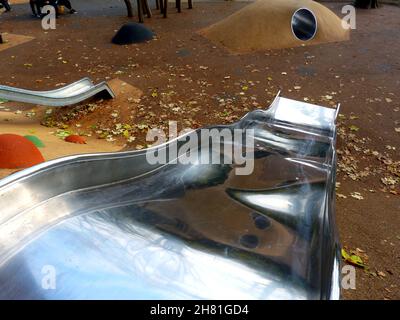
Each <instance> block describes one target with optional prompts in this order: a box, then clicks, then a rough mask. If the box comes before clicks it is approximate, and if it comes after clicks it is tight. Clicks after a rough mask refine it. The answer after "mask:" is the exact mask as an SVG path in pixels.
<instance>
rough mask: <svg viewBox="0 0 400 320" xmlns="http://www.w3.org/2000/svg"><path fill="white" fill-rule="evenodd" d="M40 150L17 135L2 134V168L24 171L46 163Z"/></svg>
mask: <svg viewBox="0 0 400 320" xmlns="http://www.w3.org/2000/svg"><path fill="white" fill-rule="evenodd" d="M44 161H45V160H44V158H43V156H42V154H41V153H40V151H39V149H38V148H37V147H36V146H35V145H34V144H33V143H32V142H31V141H29V140H28V139H26V138H24V137H22V136H19V135H17V134H0V168H1V169H23V168H28V167H31V166H34V165H36V164H38V163H41V162H44Z"/></svg>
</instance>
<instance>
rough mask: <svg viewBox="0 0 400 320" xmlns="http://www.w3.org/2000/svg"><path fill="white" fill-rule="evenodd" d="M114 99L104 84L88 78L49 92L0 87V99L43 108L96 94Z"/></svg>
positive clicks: (78, 100) (84, 98)
mask: <svg viewBox="0 0 400 320" xmlns="http://www.w3.org/2000/svg"><path fill="white" fill-rule="evenodd" d="M100 93H101V94H104V96H105V97H106V98H114V97H115V96H114V93H113V91H112V90H111V88H110V87H109V86H108V84H107V83H106V82H101V83H99V84H96V85H95V84H93V82H92V81H91V80H90V79H89V78H83V79H81V80H79V81H77V82H74V83H72V84H70V85H67V86H65V87H62V88H58V89H56V90H51V91H32V90H25V89H19V88H14V87H8V86H2V85H0V98H1V99H6V100H10V101H17V102H26V103H32V104H39V105H43V106H52V107H63V106H69V105H72V104H76V103H79V102H82V101H84V100H86V99H89V98H91V97H93V96H95V95H96V94H100Z"/></svg>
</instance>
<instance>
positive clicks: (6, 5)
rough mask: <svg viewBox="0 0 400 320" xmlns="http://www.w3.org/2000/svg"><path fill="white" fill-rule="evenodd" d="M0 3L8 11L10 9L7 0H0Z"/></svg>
mask: <svg viewBox="0 0 400 320" xmlns="http://www.w3.org/2000/svg"><path fill="white" fill-rule="evenodd" d="M0 3H1V4H2V5H3V7H4V8H5V9H6V11H10V10H11V6H10V4H9V3H8V0H0Z"/></svg>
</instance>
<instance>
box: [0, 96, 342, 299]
mask: <svg viewBox="0 0 400 320" xmlns="http://www.w3.org/2000/svg"><path fill="white" fill-rule="evenodd" d="M336 112H337V110H335V109H328V108H323V107H320V106H315V105H311V104H306V103H302V102H297V101H294V100H289V99H285V98H280V97H277V98H276V99H275V101H274V102H273V104H272V106H271V107H270V108H269V109H268V110H256V111H253V112H250V113H248V114H247V115H246V116H245V117H244V118H242V119H241V120H240V121H239V122H237V123H235V124H233V125H230V126H216V127H215V128H217V129H218V130H221V129H223V128H224V129H226V128H228V129H230V130H233V129H237V128H248V129H254V138H255V146H254V154H255V162H254V164H255V167H254V171H253V173H252V174H251V175H236V174H235V171H234V167H235V164H232V165H223V164H221V165H218V164H214V165H203V164H187V165H185V164H180V163H175V164H174V163H170V164H167V165H159V164H156V165H150V164H149V163H148V162H147V161H146V150H141V151H134V152H121V153H110V154H94V155H79V156H72V157H67V158H62V159H58V160H54V161H49V162H46V163H43V164H40V165H38V166H35V167H33V168H30V169H27V170H24V171H21V172H19V173H16V174H14V175H12V176H10V177H7V178H5V179H3V180H0V298H2V299H175V298H177V299H337V298H339V296H340V289H339V280H340V279H339V278H340V277H339V258H338V257H339V256H338V252H339V243H338V238H337V234H336V228H335V216H334V214H335V202H334V201H335V197H334V192H335V191H334V190H335V175H336V174H335V165H336V153H335V142H336V129H335V123H334V122H335V117H336ZM198 132H199V131H196V133H198ZM171 144H172V141H170V142H168V143H167V144H164V145H161V146H158V147H156V148H158V150H160V149H162V148H167V149H168V148H169V147H170V146H171ZM221 150H222V151H221V152H223V150H224V149H223V148H221ZM49 270H50V271H54V272H55V279H56V282H55V284H54V287H51V288H49V287H48V286H46V279H47V278H46V277H48V275H49V274H48V272H50V271H49Z"/></svg>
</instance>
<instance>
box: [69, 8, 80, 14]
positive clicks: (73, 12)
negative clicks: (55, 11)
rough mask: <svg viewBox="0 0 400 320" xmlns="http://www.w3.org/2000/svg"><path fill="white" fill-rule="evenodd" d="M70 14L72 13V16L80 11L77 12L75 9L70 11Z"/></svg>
mask: <svg viewBox="0 0 400 320" xmlns="http://www.w3.org/2000/svg"><path fill="white" fill-rule="evenodd" d="M69 13H70V14H75V13H78V11H76V10H75V9H71V10H70V11H69Z"/></svg>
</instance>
